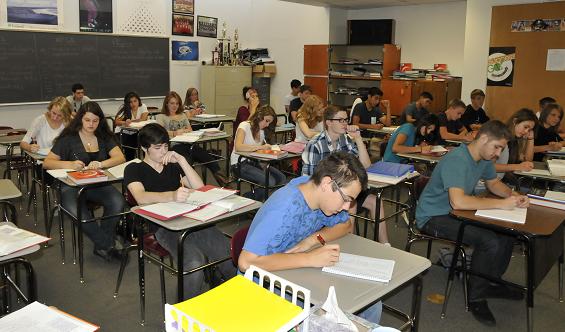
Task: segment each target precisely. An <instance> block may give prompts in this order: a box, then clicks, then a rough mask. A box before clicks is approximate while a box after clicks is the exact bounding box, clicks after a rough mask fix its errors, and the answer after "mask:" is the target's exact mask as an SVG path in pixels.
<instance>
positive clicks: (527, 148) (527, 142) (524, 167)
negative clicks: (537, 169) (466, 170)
mask: <svg viewBox="0 0 565 332" xmlns="http://www.w3.org/2000/svg"><path fill="white" fill-rule="evenodd" d="M536 122H537V117H536V115H535V114H534V111H532V110H530V109H527V108H522V109H520V110H518V111H517V112H516V113H514V114H512V116H511V117H510V118H509V119H508V121H507V123H506V126H507V127H508V129H510V133H511V134H512V138H511V139H510V140H509V141H508V146H507V147H506V148H505V149H504V150H502V153H501V154H500V157H498V160H497V161H496V165H495V167H496V171H497V172H506V175H505V178H504V179H505V180H510V179H511V178H513V173H512V172H515V171H526V172H527V171H531V170H532V169H533V168H534V163H533V162H532V161H533V160H534V128H535V126H536Z"/></svg>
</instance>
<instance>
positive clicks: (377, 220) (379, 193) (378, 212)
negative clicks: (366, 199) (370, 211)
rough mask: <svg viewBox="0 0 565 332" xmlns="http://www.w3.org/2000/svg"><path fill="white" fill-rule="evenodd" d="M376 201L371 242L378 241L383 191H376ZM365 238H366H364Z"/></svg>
mask: <svg viewBox="0 0 565 332" xmlns="http://www.w3.org/2000/svg"><path fill="white" fill-rule="evenodd" d="M376 196H377V199H376V200H375V202H376V203H375V204H376V206H375V230H374V232H373V241H378V240H379V228H380V226H381V222H382V220H381V202H382V199H383V190H382V189H380V190H378V191H377V194H376ZM365 237H366V236H365Z"/></svg>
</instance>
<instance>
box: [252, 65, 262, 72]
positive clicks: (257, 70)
mask: <svg viewBox="0 0 565 332" xmlns="http://www.w3.org/2000/svg"><path fill="white" fill-rule="evenodd" d="M252 71H253V72H254V73H262V72H263V71H265V67H264V66H263V65H254V66H253V69H252Z"/></svg>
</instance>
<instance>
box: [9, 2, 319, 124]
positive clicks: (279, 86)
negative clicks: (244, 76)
mask: <svg viewBox="0 0 565 332" xmlns="http://www.w3.org/2000/svg"><path fill="white" fill-rule="evenodd" d="M158 1H161V2H163V5H164V6H167V10H166V12H167V13H170V12H171V6H172V2H171V1H170V0H158ZM63 5H64V12H63V15H64V17H63V20H64V21H63V28H62V30H63V31H68V32H78V30H79V18H78V12H79V5H78V1H76V0H64V1H63ZM113 7H114V17H113V22H114V31H116V30H117V25H116V22H117V19H118V17H117V15H128V13H117V12H116V8H117V1H113ZM195 8H196V15H204V16H211V17H217V18H218V19H219V22H218V35H220V34H221V30H222V24H223V22H224V21H225V22H226V23H227V30H228V35H229V36H230V37H233V31H234V28H238V30H239V37H240V38H239V40H240V45H241V47H242V48H256V47H266V48H268V49H269V52H270V55H271V57H272V58H273V59H274V60H275V61H276V65H277V74H276V76H275V77H274V78H273V79H272V82H271V96H270V97H271V104H272V105H273V106H274V107H275V109H276V110H277V111H278V112H284V108H283V105H282V97H283V96H284V95H286V94H288V91H289V90H290V87H289V83H290V81H291V80H292V79H293V78H299V79H301V78H302V77H303V75H302V67H303V45H305V44H327V43H328V40H329V39H328V38H329V32H328V31H329V26H330V23H329V16H330V15H329V9H327V8H323V7H316V6H309V5H301V4H296V3H290V2H284V1H278V0H238V1H233V0H214V1H196V5H195ZM166 19H167V34H168V35H169V36H170V33H171V17H170V15H167V18H166ZM0 27H2V26H1V25H0ZM171 39H172V40H182V41H189V40H190V41H192V40H196V41H199V43H200V45H199V48H200V61H198V62H195V63H190V64H184V63H175V62H171V67H170V68H171V77H170V87H171V89H173V90H176V91H177V92H179V94H180V95H181V96H182V97H184V94H185V92H186V89H187V88H188V87H190V86H195V87H199V84H200V67H201V64H200V62H201V61H202V60H210V58H211V55H212V54H211V51H212V50H213V48H214V46H215V45H216V40H215V39H213V38H202V37H180V36H171ZM86 89H87V90H88V87H86ZM69 90H70V87H69ZM87 92H88V91H87ZM124 94H125V92H124ZM91 97H94V98H95V97H96V96H91ZM201 99H202V100H203V101H204V102H206V96H201ZM144 102H145V103H146V104H148V105H149V106H160V104H161V100H144ZM100 104H101V106H102V108H103V109H104V111H105V112H106V113H108V114H115V112H116V111H117V109H118V107H119V106H120V105H121V101H102V102H100ZM46 106H47V104H35V105H16V106H0V112H1V114H2V121H1V123H2V124H3V125H9V126H12V127H18V128H26V127H28V126H29V124H30V123H31V120H32V119H33V118H35V117H36V116H37V115H39V114H40V113H42V112H43V111H44V110H45V108H46Z"/></svg>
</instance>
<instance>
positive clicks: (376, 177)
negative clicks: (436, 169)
mask: <svg viewBox="0 0 565 332" xmlns="http://www.w3.org/2000/svg"><path fill="white" fill-rule="evenodd" d="M418 175H420V173H418V172H416V171H414V172H410V173H406V174H405V175H403V176H398V177H397V176H387V175H382V174H375V173H367V177H368V178H369V181H373V182H382V183H388V184H398V183H400V182H402V181H404V180H406V179H410V178H413V177H415V176H418Z"/></svg>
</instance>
